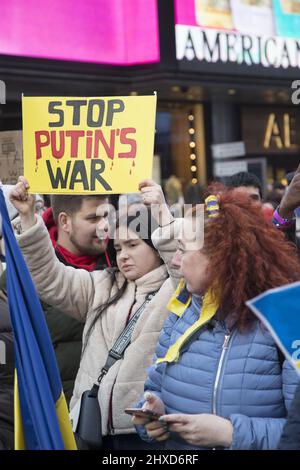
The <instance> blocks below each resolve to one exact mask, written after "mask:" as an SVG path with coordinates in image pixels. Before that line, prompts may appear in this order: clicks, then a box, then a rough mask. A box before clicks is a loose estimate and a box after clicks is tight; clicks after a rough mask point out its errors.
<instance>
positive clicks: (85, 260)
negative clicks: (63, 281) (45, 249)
mask: <svg viewBox="0 0 300 470" xmlns="http://www.w3.org/2000/svg"><path fill="white" fill-rule="evenodd" d="M42 217H43V219H44V222H45V225H46V227H47V229H48V232H49V235H50V238H51V241H52V245H53V247H54V249H55V250H56V251H57V252H58V254H60V255H61V256H62V257H63V259H64V260H65V262H66V264H68V265H71V266H74V267H75V268H78V269H85V270H86V271H89V272H91V271H94V270H95V268H96V266H97V262H98V261H99V259H100V256H98V255H94V256H78V255H74V253H71V252H70V251H69V250H67V249H66V248H64V247H62V246H61V245H58V243H57V237H58V232H57V226H56V224H55V221H54V218H53V212H52V208H51V207H49V208H48V209H46V210H45V212H43V216H42ZM105 259H106V263H107V266H109V267H110V265H111V264H110V260H109V257H108V255H107V253H106V252H105Z"/></svg>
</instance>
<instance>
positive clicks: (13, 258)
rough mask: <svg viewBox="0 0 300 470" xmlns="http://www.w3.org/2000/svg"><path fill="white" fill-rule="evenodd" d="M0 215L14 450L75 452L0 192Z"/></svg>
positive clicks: (41, 321) (40, 317)
mask: <svg viewBox="0 0 300 470" xmlns="http://www.w3.org/2000/svg"><path fill="white" fill-rule="evenodd" d="M0 212H1V215H2V232H3V237H4V242H5V253H6V265H7V268H6V269H7V294H8V302H9V310H10V315H11V322H12V326H13V332H14V347H15V361H16V381H15V449H17V450H20V449H27V450H64V449H76V444H75V440H74V436H73V432H72V427H71V423H70V419H69V413H68V408H67V404H66V400H65V397H64V394H63V391H62V384H61V380H60V376H59V372H58V368H57V364H56V358H55V354H54V351H53V347H52V343H51V339H50V336H49V332H48V328H47V324H46V321H45V318H44V313H43V311H42V308H41V305H40V302H39V299H38V296H37V293H36V290H35V287H34V284H33V282H32V279H31V277H30V274H29V271H28V269H27V266H26V263H25V261H24V259H23V256H22V254H21V251H20V249H19V246H18V244H17V242H16V239H15V237H14V233H13V230H12V227H11V223H10V220H9V216H8V212H7V208H6V205H5V200H4V196H3V192H2V189H0Z"/></svg>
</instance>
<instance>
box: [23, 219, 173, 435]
mask: <svg viewBox="0 0 300 470" xmlns="http://www.w3.org/2000/svg"><path fill="white" fill-rule="evenodd" d="M36 217H37V222H36V224H35V225H34V226H33V227H31V228H30V229H28V230H26V231H25V232H23V233H21V234H20V235H17V239H18V243H19V245H20V247H21V249H22V252H23V255H24V257H25V260H26V262H27V265H28V267H29V270H30V272H31V275H32V278H33V280H34V283H35V285H36V288H37V290H38V293H39V296H40V297H41V298H42V299H43V300H44V301H45V302H47V303H49V304H51V305H53V306H55V307H57V308H58V309H59V310H61V311H63V312H65V313H66V314H69V315H71V316H73V317H75V318H76V319H78V320H81V321H82V322H86V325H85V329H84V333H83V343H84V339H85V334H86V331H87V329H88V327H89V325H90V324H91V320H92V318H93V316H94V314H95V313H94V312H95V309H96V308H97V307H99V306H100V305H102V304H103V303H105V302H106V301H107V300H108V299H109V298H110V297H111V296H112V295H114V293H115V292H116V290H117V285H116V284H118V285H119V287H120V286H121V285H122V284H123V282H124V276H123V275H122V274H121V273H119V272H118V273H117V281H116V282H114V283H112V277H111V274H110V273H109V272H108V271H107V270H104V271H94V272H92V273H89V272H87V271H85V270H81V269H74V268H72V267H70V266H65V265H64V264H62V263H60V262H59V261H58V259H57V257H56V256H55V254H54V251H53V247H52V244H51V242H50V238H49V235H48V232H47V229H46V227H45V225H44V222H43V220H42V218H41V217H40V216H36ZM173 243H174V241H173ZM171 244H172V241H171ZM167 245H169V244H168V243H167ZM169 248H170V247H169V246H168V250H169ZM174 249H175V247H174V246H172V249H171V251H174ZM158 289H159V291H158V293H157V294H156V295H155V297H154V298H153V299H152V300H151V301H150V302H149V303H148V305H147V306H146V308H145V310H144V311H143V313H142V315H141V316H140V318H139V319H138V321H137V324H136V326H135V328H134V331H133V334H132V341H131V344H130V345H129V346H128V348H127V349H126V351H125V354H124V357H123V359H122V360H120V361H118V362H116V363H115V364H114V365H113V366H112V367H111V369H110V370H109V372H108V374H107V375H106V376H105V377H104V379H103V381H102V383H101V386H100V390H99V395H98V397H99V403H100V407H101V413H102V432H103V435H107V434H111V433H114V434H127V433H133V432H135V430H134V428H133V426H132V421H131V417H130V416H128V415H126V414H125V413H124V409H125V408H126V407H128V406H133V405H134V404H135V403H136V402H137V401H138V400H139V399H140V397H141V395H142V393H143V387H144V381H145V378H146V375H147V368H148V367H149V366H150V365H151V363H152V356H153V355H154V352H155V346H156V343H157V340H158V336H159V333H160V331H161V329H162V326H163V324H164V321H165V319H166V318H167V316H168V311H167V309H166V305H167V302H168V300H169V298H170V297H171V295H172V293H173V286H172V284H171V281H170V280H169V279H168V273H167V269H166V266H165V265H162V266H160V267H159V268H157V269H155V270H153V271H151V272H150V273H148V274H146V275H145V276H143V277H142V278H140V279H138V280H137V281H135V282H131V281H129V282H128V285H127V288H126V290H125V292H124V294H123V296H122V298H121V299H120V300H119V301H118V302H117V303H116V304H114V305H112V306H111V307H109V308H108V309H107V310H106V311H105V312H104V313H103V314H102V316H101V318H100V319H99V321H98V323H97V324H96V326H95V328H94V330H93V332H92V333H91V336H90V338H89V340H88V344H87V348H86V350H85V353H84V355H83V357H82V360H81V363H80V368H79V371H78V374H77V378H76V381H75V388H74V392H73V398H72V400H71V404H70V408H71V410H72V408H73V407H74V406H75V405H76V403H77V402H78V400H79V398H80V397H81V394H82V393H83V392H84V391H85V390H88V389H90V388H91V387H92V385H93V383H94V382H95V381H96V380H97V377H98V376H99V373H100V370H101V368H102V367H103V365H104V363H105V361H106V358H107V354H108V351H109V350H110V348H111V347H112V346H113V344H114V343H115V341H116V339H117V338H118V336H119V335H120V334H121V332H122V331H123V329H124V327H125V325H126V320H127V317H128V314H129V312H130V309H131V307H132V306H133V308H132V313H131V315H133V314H134V313H135V311H136V310H137V309H138V308H139V307H140V306H141V305H142V304H143V302H144V300H145V298H146V295H147V294H148V293H149V292H153V291H155V290H158ZM110 400H112V423H111V424H112V429H108V421H109V408H110Z"/></svg>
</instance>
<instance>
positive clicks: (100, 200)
mask: <svg viewBox="0 0 300 470" xmlns="http://www.w3.org/2000/svg"><path fill="white" fill-rule="evenodd" d="M299 186H300V170H297V172H296V173H295V175H294V177H293V179H292V181H291V183H290V186H289V188H288V190H287V191H285V192H284V193H282V194H281V196H282V198H281V199H280V200H279V201H278V206H276V207H275V204H274V205H272V206H271V207H270V205H268V204H264V203H263V194H262V188H261V184H260V181H259V180H258V179H257V178H256V177H255V175H251V174H249V173H239V174H236V175H233V176H232V177H231V178H228V180H227V181H226V182H225V185H224V184H221V183H215V184H212V185H210V186H209V187H208V188H207V189H206V190H205V191H202V190H201V191H198V192H197V197H198V199H197V200H195V201H193V205H192V207H191V208H190V209H189V211H187V213H186V214H184V216H183V217H177V216H176V214H174V212H173V211H172V208H170V207H169V205H168V204H167V202H166V200H165V196H164V193H163V190H162V188H161V187H160V185H158V184H156V183H155V182H154V181H152V180H144V181H142V182H141V183H140V188H139V189H140V194H139V195H132V196H129V197H128V198H127V200H126V198H125V201H124V196H122V198H120V205H119V212H117V213H114V215H112V214H111V212H112V205H111V204H110V200H109V198H108V197H106V196H98V195H95V196H94V195H93V196H90V195H89V196H56V195H55V196H52V197H51V207H48V208H47V209H46V210H45V211H43V213H42V214H41V211H40V208H37V205H36V198H35V197H34V195H32V194H30V192H29V183H28V181H27V180H26V179H25V178H24V177H20V178H19V182H18V184H17V185H16V186H14V187H12V188H10V195H9V201H10V202H9V203H10V204H11V208H12V210H13V213H14V217H13V218H14V227H15V233H16V238H17V240H18V243H19V246H20V248H21V250H22V253H23V256H24V258H25V260H26V263H27V265H28V268H29V270H30V273H31V276H32V279H33V281H34V283H35V286H36V288H37V291H38V294H39V296H40V300H41V304H42V307H43V310H44V313H45V318H46V321H47V324H48V328H49V331H50V335H51V339H52V342H53V347H54V350H55V353H56V357H57V362H58V366H59V370H60V374H61V378H62V383H63V389H64V392H65V395H66V398H67V401H68V402H69V406H70V416H71V419H72V422H73V429H74V432H75V436H76V440H77V443H78V447H79V448H89V443H87V442H84V440H83V439H82V438H81V436H80V432H79V426H78V424H79V422H80V417H81V413H82V407H81V403H82V400H81V398H82V396H83V394H84V392H86V391H87V390H96V394H97V397H98V403H99V409H100V412H101V434H102V438H101V443H100V442H99V447H100V445H101V448H102V449H104V450H138V449H146V450H151V449H153V450H156V449H166V450H174V449H179V450H200V449H231V450H244V449H247V450H266V449H277V448H281V449H296V448H298V449H299V448H300V412H299V398H300V385H299V377H298V375H297V373H296V372H295V370H294V368H293V367H292V365H291V364H290V363H289V361H287V360H286V359H285V358H284V357H283V355H282V353H281V351H280V350H279V348H278V347H277V345H276V343H275V340H274V338H273V337H272V336H271V334H270V333H269V331H268V330H267V329H266V328H265V327H264V326H263V325H262V324H261V323H260V321H259V320H258V319H257V318H256V317H255V316H254V314H253V313H252V312H251V311H250V310H249V309H248V307H247V306H246V301H247V300H249V299H251V298H253V297H255V296H257V295H259V294H261V293H263V292H265V291H266V290H268V289H270V288H274V287H279V286H282V285H285V284H289V283H292V282H295V281H299V280H300V264H299V258H298V253H297V237H296V234H295V217H294V211H295V210H296V208H297V207H298V206H300V187H299ZM200 197H201V200H199V199H200ZM127 203H128V204H127ZM129 204H130V205H129ZM16 216H17V217H16ZM0 289H1V291H0V302H1V303H0V338H1V339H3V340H4V341H5V342H6V343H7V344H8V346H9V348H8V350H9V351H10V355H9V360H8V361H7V364H6V365H5V367H3V366H1V369H0V374H1V375H0V448H2V449H13V434H14V432H13V373H14V359H13V333H12V328H11V324H10V319H9V310H8V307H7V297H6V279H5V271H4V273H3V274H2V276H1V278H0ZM124 332H125V333H126V335H127V336H126V338H128V337H129V340H128V341H127V343H126V346H125V347H124V348H123V349H120V347H119V344H120V342H121V341H120V338H121V339H122V340H124V338H125V333H124ZM118 348H119V349H118ZM133 407H136V408H137V409H139V410H140V413H138V412H134V410H131V412H130V413H131V414H129V412H128V413H127V412H126V411H128V409H130V408H133ZM289 410H290V411H289ZM129 411H130V410H129ZM288 412H289V414H288ZM132 414H133V416H132ZM143 414H144V416H143ZM90 448H91V447H90Z"/></svg>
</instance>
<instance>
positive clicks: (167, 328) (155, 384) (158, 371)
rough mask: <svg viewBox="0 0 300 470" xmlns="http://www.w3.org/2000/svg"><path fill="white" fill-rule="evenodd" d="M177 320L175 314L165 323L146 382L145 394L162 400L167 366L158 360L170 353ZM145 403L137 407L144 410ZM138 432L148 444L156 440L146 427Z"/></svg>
mask: <svg viewBox="0 0 300 470" xmlns="http://www.w3.org/2000/svg"><path fill="white" fill-rule="evenodd" d="M177 320H178V316H177V315H175V314H174V313H171V314H170V316H169V317H168V318H167V320H166V321H165V324H164V327H163V329H162V331H161V333H160V336H159V340H158V343H157V346H156V352H155V356H154V358H153V363H154V364H153V366H152V367H150V369H149V372H148V377H147V379H146V382H145V387H144V390H145V392H151V393H154V394H155V395H157V396H158V397H159V398H161V381H162V375H163V371H164V368H165V366H166V363H162V364H158V365H157V364H156V360H157V359H158V358H162V357H164V356H165V355H166V352H167V351H168V349H169V345H170V338H171V333H172V330H173V327H174V325H175V323H176V321H177ZM144 403H145V400H144V398H141V400H140V401H139V402H138V403H137V405H136V407H137V408H142V406H143V405H144ZM136 430H137V432H138V434H139V436H140V437H141V438H142V439H143V440H144V441H147V442H153V441H154V439H151V438H149V437H148V435H147V432H146V429H145V427H144V426H136Z"/></svg>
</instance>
